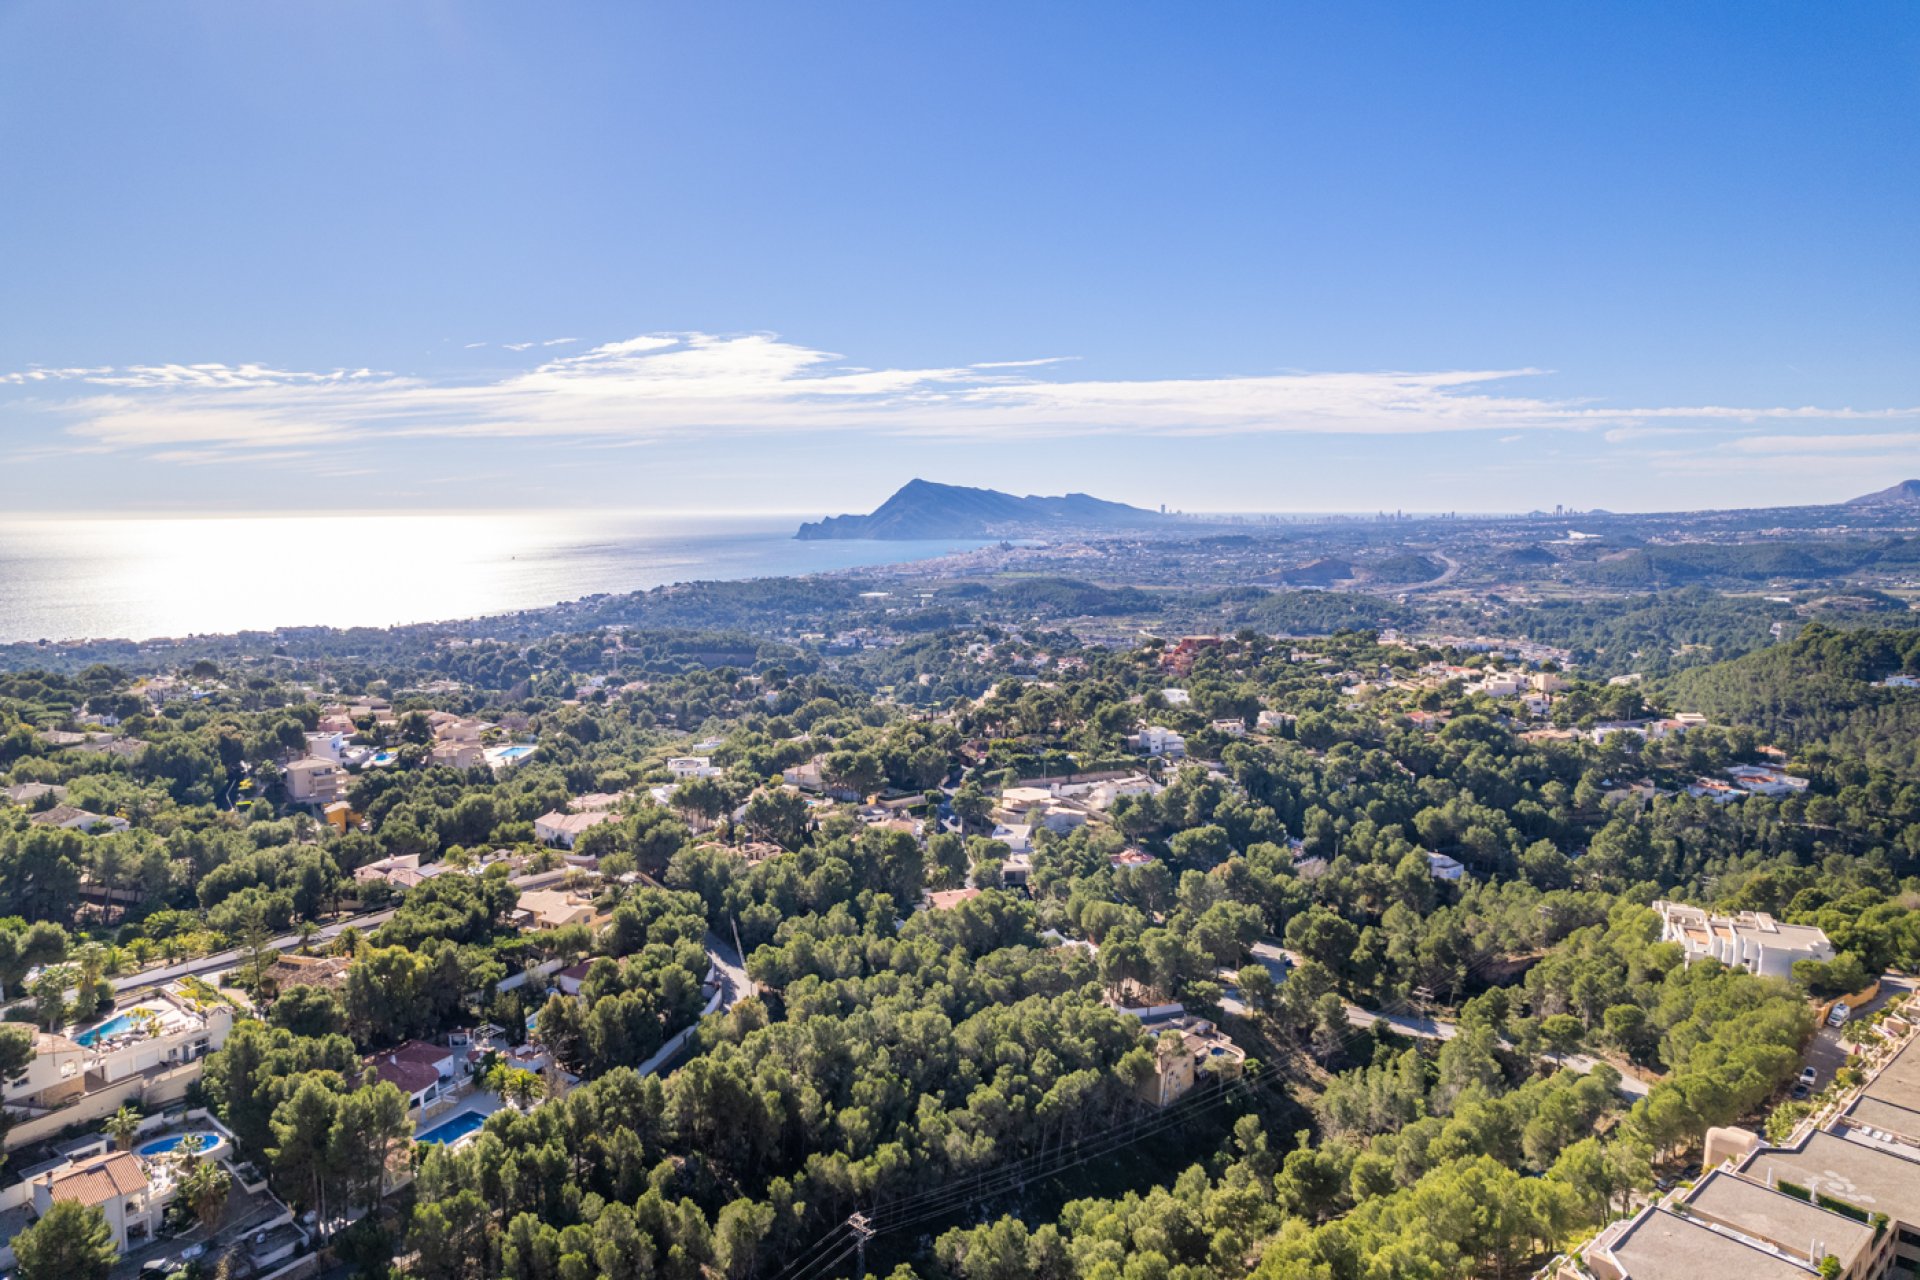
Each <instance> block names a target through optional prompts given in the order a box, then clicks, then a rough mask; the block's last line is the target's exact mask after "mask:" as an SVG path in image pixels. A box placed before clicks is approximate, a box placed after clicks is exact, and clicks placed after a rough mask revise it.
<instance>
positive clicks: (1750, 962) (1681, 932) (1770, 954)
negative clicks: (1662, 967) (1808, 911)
mask: <svg viewBox="0 0 1920 1280" xmlns="http://www.w3.org/2000/svg"><path fill="white" fill-rule="evenodd" d="M1653 910H1654V911H1655V912H1656V913H1657V914H1658V915H1659V917H1660V941H1662V942H1677V943H1679V944H1680V946H1681V948H1682V949H1683V950H1684V951H1685V952H1686V956H1687V961H1688V963H1691V962H1693V961H1695V960H1704V959H1708V958H1711V959H1714V960H1718V961H1719V962H1720V963H1721V964H1724V965H1728V966H1730V967H1733V968H1739V969H1746V970H1748V971H1749V972H1752V973H1757V974H1759V975H1760V976H1761V977H1765V978H1791V977H1792V976H1793V962H1794V961H1796V960H1818V961H1821V962H1825V961H1828V960H1831V959H1833V954H1834V953H1833V944H1832V943H1831V942H1829V941H1828V940H1827V935H1826V932H1825V931H1824V930H1821V929H1817V928H1815V927H1814V926H1812V925H1805V924H1780V923H1779V922H1777V921H1776V920H1774V918H1773V917H1772V916H1770V915H1768V914H1767V913H1766V912H1764V911H1741V912H1737V913H1736V914H1734V915H1731V916H1716V915H1710V914H1708V913H1707V912H1706V911H1703V910H1702V909H1701V908H1699V907H1690V906H1687V905H1686V904H1685V903H1681V902H1667V901H1664V900H1663V901H1660V902H1656V903H1654V904H1653Z"/></svg>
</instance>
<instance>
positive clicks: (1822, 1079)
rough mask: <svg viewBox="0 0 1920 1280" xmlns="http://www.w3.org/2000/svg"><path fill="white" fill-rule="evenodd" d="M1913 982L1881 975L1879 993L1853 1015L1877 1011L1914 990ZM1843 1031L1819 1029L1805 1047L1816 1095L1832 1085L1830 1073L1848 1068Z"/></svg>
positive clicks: (1900, 977)
mask: <svg viewBox="0 0 1920 1280" xmlns="http://www.w3.org/2000/svg"><path fill="white" fill-rule="evenodd" d="M1914 984H1915V980H1914V979H1913V978H1909V977H1906V976H1904V975H1900V974H1891V973H1888V974H1882V975H1881V977H1880V991H1879V994H1877V995H1875V996H1874V998H1873V999H1872V1000H1870V1001H1868V1002H1867V1003H1866V1004H1865V1005H1863V1006H1862V1007H1861V1008H1859V1009H1858V1010H1856V1011H1855V1012H1854V1015H1853V1016H1854V1017H1856V1018H1859V1017H1865V1016H1867V1015H1869V1014H1872V1013H1875V1012H1877V1011H1878V1010H1879V1009H1880V1008H1881V1007H1882V1006H1884V1005H1885V1004H1886V1003H1887V1001H1889V1000H1891V999H1893V998H1894V997H1895V996H1897V995H1901V994H1903V993H1904V992H1908V991H1912V990H1914V989H1915V986H1914ZM1842 1030H1843V1028H1840V1027H1828V1026H1822V1027H1821V1028H1820V1030H1819V1031H1818V1032H1816V1033H1815V1034H1814V1037H1813V1042H1812V1043H1811V1044H1809V1045H1808V1046H1807V1052H1806V1059H1805V1061H1806V1065H1808V1066H1810V1067H1812V1068H1813V1069H1814V1071H1815V1073H1816V1078H1815V1080H1814V1082H1813V1091H1814V1092H1815V1093H1818V1092H1820V1090H1822V1089H1824V1088H1826V1087H1827V1086H1828V1085H1830V1084H1832V1083H1833V1073H1834V1072H1836V1071H1838V1070H1839V1069H1840V1068H1841V1067H1844V1066H1846V1065H1847V1051H1846V1049H1845V1047H1844V1046H1842V1045H1841V1043H1840V1032H1841V1031H1842Z"/></svg>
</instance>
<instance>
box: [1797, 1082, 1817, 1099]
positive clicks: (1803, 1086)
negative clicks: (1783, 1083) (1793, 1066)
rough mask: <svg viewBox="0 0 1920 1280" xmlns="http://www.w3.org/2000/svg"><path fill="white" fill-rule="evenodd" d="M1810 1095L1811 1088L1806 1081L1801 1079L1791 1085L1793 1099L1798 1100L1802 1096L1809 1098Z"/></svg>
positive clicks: (1811, 1092) (1811, 1093) (1811, 1094)
mask: <svg viewBox="0 0 1920 1280" xmlns="http://www.w3.org/2000/svg"><path fill="white" fill-rule="evenodd" d="M1812 1096H1813V1090H1812V1089H1810V1088H1808V1087H1807V1082H1806V1081H1804V1080H1801V1081H1799V1082H1798V1083H1796V1084H1795V1085H1794V1086H1793V1098H1794V1101H1796V1102H1798V1101H1800V1100H1801V1099H1803V1098H1810V1097H1812Z"/></svg>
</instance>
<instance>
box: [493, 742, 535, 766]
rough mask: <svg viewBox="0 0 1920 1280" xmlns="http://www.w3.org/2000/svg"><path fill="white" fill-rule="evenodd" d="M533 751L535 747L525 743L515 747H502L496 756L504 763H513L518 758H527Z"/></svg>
mask: <svg viewBox="0 0 1920 1280" xmlns="http://www.w3.org/2000/svg"><path fill="white" fill-rule="evenodd" d="M533 752H534V748H532V747H530V746H526V745H524V744H523V745H520V746H514V747H502V748H500V752H499V754H498V755H497V756H496V757H495V758H496V759H498V760H500V761H501V762H502V763H504V764H512V763H514V762H515V761H516V760H525V759H526V758H527V757H528V756H530V755H532V754H533Z"/></svg>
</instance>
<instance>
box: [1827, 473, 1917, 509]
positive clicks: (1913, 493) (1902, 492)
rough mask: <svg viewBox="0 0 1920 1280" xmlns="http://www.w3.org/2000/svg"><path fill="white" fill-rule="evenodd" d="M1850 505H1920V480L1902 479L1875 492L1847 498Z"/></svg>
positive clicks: (1847, 504)
mask: <svg viewBox="0 0 1920 1280" xmlns="http://www.w3.org/2000/svg"><path fill="white" fill-rule="evenodd" d="M1845 505H1846V506H1849V507H1920V480H1902V481H1901V482H1900V483H1899V484H1895V485H1889V486H1887V487H1886V488H1884V489H1880V490H1877V491H1875V492H1873V493H1863V494H1861V495H1860V496H1859V497H1857V498H1849V499H1847V501H1846V503H1845Z"/></svg>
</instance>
